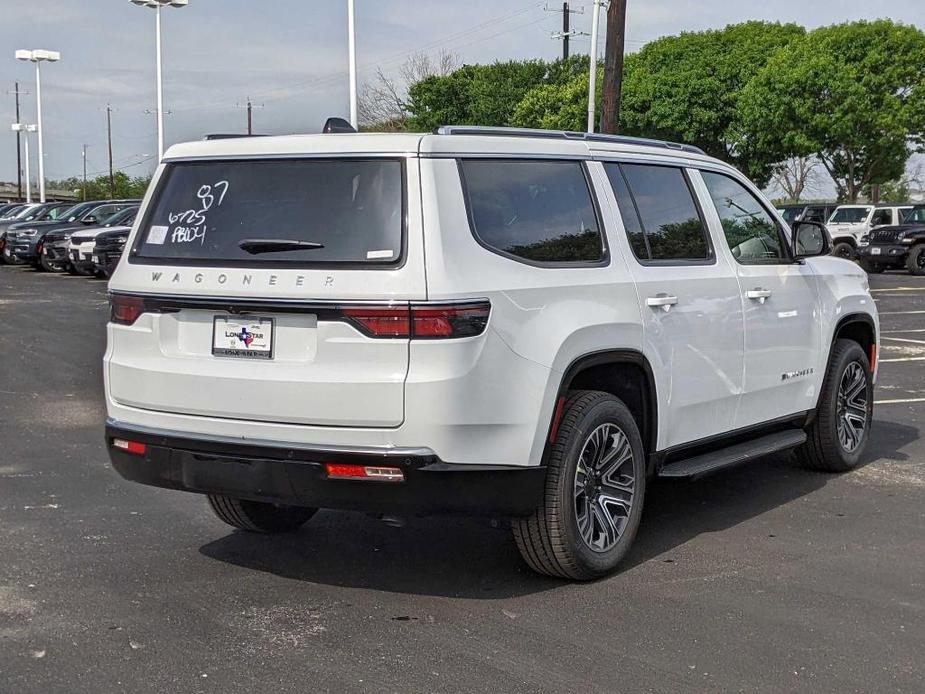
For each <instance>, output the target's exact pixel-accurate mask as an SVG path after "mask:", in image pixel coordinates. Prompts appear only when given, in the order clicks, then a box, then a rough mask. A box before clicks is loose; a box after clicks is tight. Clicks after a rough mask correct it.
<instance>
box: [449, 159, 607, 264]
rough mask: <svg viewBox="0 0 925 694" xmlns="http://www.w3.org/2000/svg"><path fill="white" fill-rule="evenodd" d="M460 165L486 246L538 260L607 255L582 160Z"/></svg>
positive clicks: (475, 225) (585, 260) (599, 258)
mask: <svg viewBox="0 0 925 694" xmlns="http://www.w3.org/2000/svg"><path fill="white" fill-rule="evenodd" d="M460 168H461V170H462V174H463V187H464V189H465V195H466V200H467V203H468V206H469V215H470V222H471V224H472V229H473V232H474V233H475V236H476V238H477V239H478V241H479V242H480V243H482V245H484V246H487V247H488V248H489V249H492V250H495V251H499V252H501V253H503V254H505V255H511V256H514V257H516V258H521V259H523V260H528V261H531V262H535V263H597V262H600V261H603V260H604V259H605V258H606V249H605V247H604V241H603V238H602V236H601V229H600V224H599V223H598V219H597V214H596V212H595V207H594V202H593V201H592V199H591V191H590V189H589V187H588V181H587V178H586V177H585V172H584V166H583V165H582V163H581V162H577V161H518V160H503V161H502V160H466V159H463V160H461V161H460Z"/></svg>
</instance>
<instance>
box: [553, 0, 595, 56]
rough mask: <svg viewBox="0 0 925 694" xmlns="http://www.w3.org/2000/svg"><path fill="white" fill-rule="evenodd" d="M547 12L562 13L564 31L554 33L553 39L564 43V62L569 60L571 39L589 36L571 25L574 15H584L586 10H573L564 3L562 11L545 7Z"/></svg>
mask: <svg viewBox="0 0 925 694" xmlns="http://www.w3.org/2000/svg"><path fill="white" fill-rule="evenodd" d="M543 9H545V10H546V11H547V12H561V13H562V31H554V32H553V33H552V38H554V39H556V40H560V41H562V60H568V56H569V39H571V38H572V37H573V36H587V35H588V34H587V33H586V32H584V31H579V30H578V29H572V28H571V27H570V26H569V24H570V20H571V18H572V15H573V14H584V13H585V8H584V7H582V8H581V9H580V10H573V9H571V8H570V7H569V3H568V1H567V0H566V2H563V3H562V9H561V10H557V9H550V8H549V5H547V6H546V7H544V8H543Z"/></svg>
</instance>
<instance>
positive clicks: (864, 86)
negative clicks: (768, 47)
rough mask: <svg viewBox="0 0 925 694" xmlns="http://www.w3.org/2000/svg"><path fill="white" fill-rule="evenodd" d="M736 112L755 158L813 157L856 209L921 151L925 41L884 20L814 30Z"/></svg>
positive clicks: (783, 55)
mask: <svg viewBox="0 0 925 694" xmlns="http://www.w3.org/2000/svg"><path fill="white" fill-rule="evenodd" d="M740 104H741V108H742V128H743V131H742V132H743V133H744V134H743V139H744V140H745V141H747V142H748V144H749V147H750V148H751V149H752V150H755V151H757V152H762V153H764V154H765V155H766V156H770V155H781V154H782V155H783V156H779V158H783V157H786V156H809V155H815V156H816V157H817V158H818V159H819V161H820V162H821V163H822V165H823V166H824V167H825V169H826V170H827V171H828V172H829V174H830V175H831V176H832V178H833V180H834V181H835V184H836V186H837V187H838V193H839V199H840V200H846V201H848V202H856V201H857V199H858V196H859V195H860V194H861V192H862V190H863V189H864V188H865V186H868V185H870V184H877V183H885V182H887V181H891V180H894V179H897V178H899V177H900V176H902V173H903V169H904V165H905V162H906V160H907V159H908V157H909V152H910V149H917V150H919V151H921V150H922V147H923V144H925V33H923V32H922V31H920V30H919V29H917V28H915V27H912V26H905V25H901V24H896V23H894V22H892V21H890V20H877V21H874V22H852V23H847V24H839V25H835V26H831V27H824V28H821V29H816V30H815V31H812V32H810V33H809V34H807V35H806V36H804V37H802V38H799V39H797V40H794V41H793V42H791V43H790V44H789V45H787V46H785V47H783V48H781V49H780V50H778V51H777V52H776V53H775V54H774V55H773V56H772V57H771V59H770V60H769V61H768V62H767V64H766V65H765V66H764V68H762V70H761V71H760V72H759V73H758V74H757V75H756V76H755V78H754V79H753V80H752V81H751V83H750V84H749V85H748V86H747V87H746V88H745V89H744V90H743V93H742V96H741V99H740Z"/></svg>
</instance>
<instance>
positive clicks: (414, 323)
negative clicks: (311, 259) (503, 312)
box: [342, 301, 491, 340]
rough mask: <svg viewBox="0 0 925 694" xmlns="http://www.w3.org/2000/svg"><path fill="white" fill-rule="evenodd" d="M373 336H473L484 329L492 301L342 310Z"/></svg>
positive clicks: (439, 337) (413, 337) (422, 337)
mask: <svg viewBox="0 0 925 694" xmlns="http://www.w3.org/2000/svg"><path fill="white" fill-rule="evenodd" d="M342 311H343V314H344V316H346V317H347V318H349V319H350V320H351V322H353V323H354V325H356V326H357V327H358V328H360V329H361V330H362V331H363V332H364V333H366V334H367V335H369V336H370V337H405V338H412V339H417V340H433V339H452V338H459V337H473V336H475V335H481V334H482V333H483V332H485V326H486V325H488V316H489V314H490V313H491V304H490V303H489V302H487V301H476V302H471V303H460V304H411V305H410V306H401V307H394V308H365V307H350V308H344V309H342Z"/></svg>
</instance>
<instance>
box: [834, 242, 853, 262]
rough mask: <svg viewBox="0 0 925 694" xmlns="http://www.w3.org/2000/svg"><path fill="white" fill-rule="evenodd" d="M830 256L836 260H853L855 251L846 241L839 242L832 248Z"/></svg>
mask: <svg viewBox="0 0 925 694" xmlns="http://www.w3.org/2000/svg"><path fill="white" fill-rule="evenodd" d="M832 255H834V256H835V257H836V258H844V259H845V260H854V257H855V251H854V246H852V245H851V244H850V243H848V242H847V241H839V242H838V243H836V244H835V246H834V247H833V248H832Z"/></svg>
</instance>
